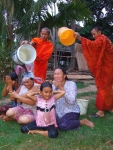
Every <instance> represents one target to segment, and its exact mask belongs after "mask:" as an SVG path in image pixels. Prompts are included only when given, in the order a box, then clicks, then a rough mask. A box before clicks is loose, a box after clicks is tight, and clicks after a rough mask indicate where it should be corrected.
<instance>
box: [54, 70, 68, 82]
mask: <svg viewBox="0 0 113 150" xmlns="http://www.w3.org/2000/svg"><path fill="white" fill-rule="evenodd" d="M65 77H66V75H65V74H64V73H63V72H62V70H61V69H56V70H55V71H54V80H55V81H58V82H63V81H65Z"/></svg>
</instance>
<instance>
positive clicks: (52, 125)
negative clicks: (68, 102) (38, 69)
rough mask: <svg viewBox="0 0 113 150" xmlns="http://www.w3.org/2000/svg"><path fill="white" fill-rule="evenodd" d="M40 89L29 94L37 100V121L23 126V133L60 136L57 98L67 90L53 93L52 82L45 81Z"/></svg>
mask: <svg viewBox="0 0 113 150" xmlns="http://www.w3.org/2000/svg"><path fill="white" fill-rule="evenodd" d="M36 94H39V91H37V92H32V93H29V94H28V95H27V96H28V97H29V98H30V99H31V100H33V101H35V102H36V105H37V114H36V121H33V122H31V123H29V124H27V125H25V126H23V127H22V128H21V131H22V132H23V133H28V134H29V133H32V134H33V133H37V134H41V135H44V136H47V137H50V138H55V137H57V136H58V130H57V123H56V114H55V100H57V99H59V98H61V97H62V96H63V95H64V94H65V91H60V90H59V91H54V93H52V84H51V83H49V82H44V83H42V84H41V86H40V95H37V96H36Z"/></svg>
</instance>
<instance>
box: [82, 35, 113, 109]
mask: <svg viewBox="0 0 113 150" xmlns="http://www.w3.org/2000/svg"><path fill="white" fill-rule="evenodd" d="M81 43H82V49H83V53H84V56H85V58H86V60H87V63H88V67H89V69H90V71H91V72H92V74H93V75H94V77H95V83H96V86H97V89H98V92H97V98H96V107H97V108H98V109H99V110H108V109H111V108H113V95H112V94H111V92H110V91H112V85H113V46H112V43H111V41H110V40H109V39H108V38H107V37H106V36H105V35H103V34H102V35H100V36H98V37H97V39H96V40H95V41H91V40H88V39H86V38H83V37H82V38H81ZM108 87H109V88H108ZM108 89H109V90H108ZM106 92H107V93H106ZM106 95H107V97H109V96H110V98H109V100H108V98H107V99H106ZM110 101H111V102H110ZM107 103H110V105H108V104H107Z"/></svg>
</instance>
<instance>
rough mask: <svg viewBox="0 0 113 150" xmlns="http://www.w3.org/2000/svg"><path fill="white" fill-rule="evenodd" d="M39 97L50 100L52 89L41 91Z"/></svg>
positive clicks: (47, 88) (46, 88)
mask: <svg viewBox="0 0 113 150" xmlns="http://www.w3.org/2000/svg"><path fill="white" fill-rule="evenodd" d="M41 95H42V97H43V99H45V100H48V99H50V97H51V96H52V89H51V88H50V87H45V88H43V90H42V91H41Z"/></svg>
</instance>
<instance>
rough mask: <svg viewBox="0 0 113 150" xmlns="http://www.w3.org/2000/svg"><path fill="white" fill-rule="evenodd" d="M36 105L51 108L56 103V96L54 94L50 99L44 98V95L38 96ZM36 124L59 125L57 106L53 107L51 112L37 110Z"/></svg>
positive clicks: (43, 125) (42, 125)
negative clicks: (57, 121) (56, 112)
mask: <svg viewBox="0 0 113 150" xmlns="http://www.w3.org/2000/svg"><path fill="white" fill-rule="evenodd" d="M36 105H37V106H38V107H40V108H51V107H52V106H53V105H55V99H54V96H52V97H51V98H50V99H49V100H44V99H43V98H42V97H40V96H37V103H36ZM36 124H37V126H41V127H45V126H49V125H54V126H55V127H57V123H56V114H55V108H52V110H51V111H50V112H44V111H40V110H37V113H36Z"/></svg>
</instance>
